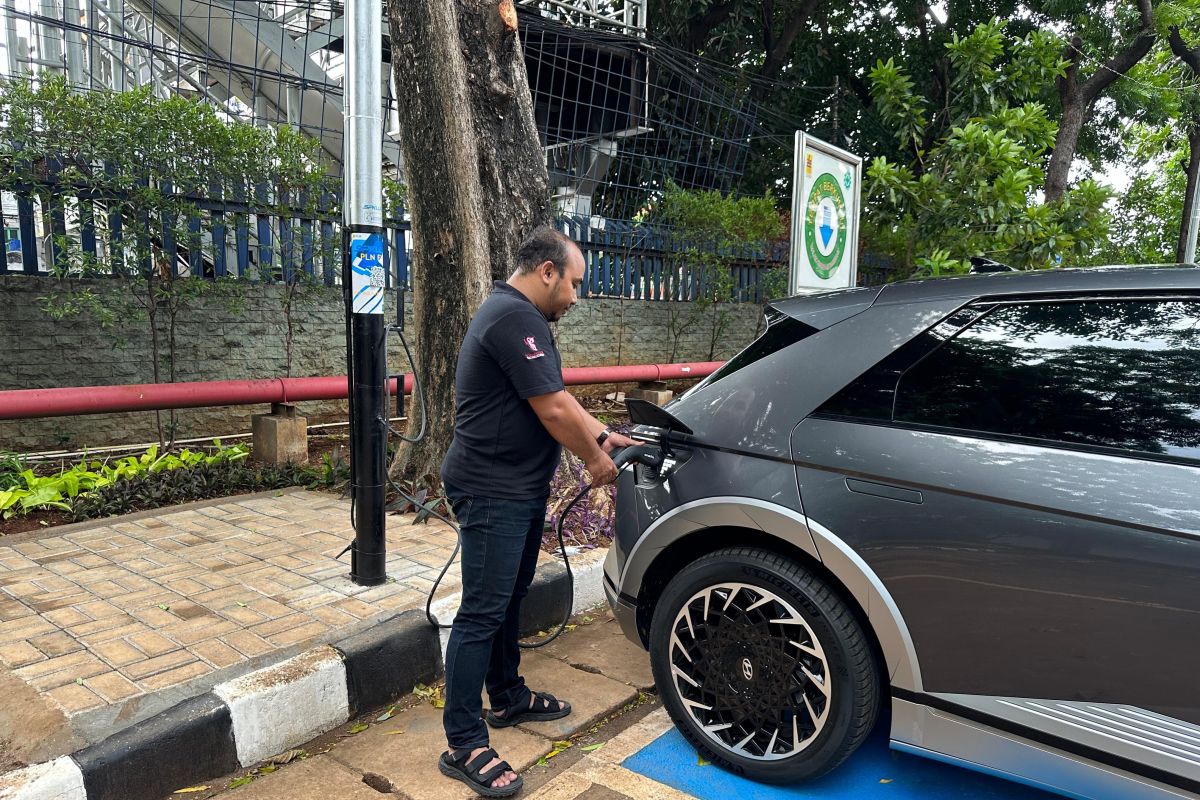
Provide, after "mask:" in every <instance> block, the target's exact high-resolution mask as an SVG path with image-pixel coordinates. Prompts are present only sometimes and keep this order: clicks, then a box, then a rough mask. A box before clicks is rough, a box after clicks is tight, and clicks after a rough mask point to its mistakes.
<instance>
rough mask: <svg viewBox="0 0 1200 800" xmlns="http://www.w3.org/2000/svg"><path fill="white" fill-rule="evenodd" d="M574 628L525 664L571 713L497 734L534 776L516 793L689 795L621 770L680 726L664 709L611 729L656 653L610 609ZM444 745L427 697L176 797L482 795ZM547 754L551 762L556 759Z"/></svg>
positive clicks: (599, 797)
mask: <svg viewBox="0 0 1200 800" xmlns="http://www.w3.org/2000/svg"><path fill="white" fill-rule="evenodd" d="M576 621H577V622H579V623H580V624H579V625H578V627H576V628H575V629H573V630H571V631H569V632H567V633H566V634H564V635H563V636H562V637H561V638H560V639H558V640H556V641H555V642H553V643H551V644H550V645H549V646H548V647H546V648H545V649H542V650H537V651H535V652H532V653H529V652H527V653H526V654H525V656H524V658H523V659H522V673H523V674H524V675H525V677H526V679H527V680H528V681H529V683H530V685H531V686H535V687H536V688H538V689H539V690H543V691H550V692H552V693H554V694H556V695H557V696H559V697H563V698H567V699H569V700H570V701H571V703H572V706H573V708H574V711H573V713H572V714H571V715H570V716H569V717H567V718H565V719H561V720H554V721H552V722H543V723H528V724H522V725H518V726H516V727H515V728H506V729H503V730H498V731H492V734H491V739H492V745H493V746H494V747H495V748H496V749H497V751H498V752H499V753H500V754H501V755H502V756H503V757H504V758H505V759H506V760H507V761H508V762H509V763H511V764H512V765H513V766H514V767H516V768H517V769H518V770H521V771H522V772H523V773H524V774H525V776H526V782H527V785H528V787H529V788H527V789H525V790H524V791H523V792H522V793H521V794H520V795H519V796H518V797H521V798H543V799H544V800H575V799H576V798H578V799H579V800H654V799H655V798H663V800H682V799H683V798H686V797H687V795H685V794H683V793H681V792H678V791H676V790H673V789H670V788H668V787H666V786H664V785H663V784H660V783H657V782H655V781H653V780H650V779H649V778H645V777H643V776H641V775H638V774H636V773H634V772H631V771H629V770H626V769H623V768H622V767H621V766H620V763H621V761H622V760H623V759H624V758H626V757H628V756H630V755H632V754H633V753H635V752H637V751H638V750H640V749H641V748H642V747H644V746H645V745H647V744H649V743H650V742H652V741H653V740H654V739H656V738H658V737H659V736H660V735H661V734H662V733H664V732H665V731H667V730H668V729H669V728H670V727H671V723H670V721H669V720H668V719H667V717H666V715H665V713H661V712H656V713H654V714H652V715H651V716H650V717H648V718H647V720H646V721H644V722H640V723H638V724H637V725H635V726H633V727H632V728H630V729H629V730H627V731H625V732H623V733H621V734H620V735H617V736H615V737H613V738H612V739H611V740H609V739H608V738H607V737H608V734H607V733H606V732H605V731H606V726H605V724H604V723H605V721H606V720H608V719H609V718H611V717H613V716H614V715H619V714H620V713H621V712H622V711H623V710H624V709H626V708H628V707H630V706H631V705H635V704H636V703H637V702H639V698H644V695H643V694H642V693H643V691H644V690H647V689H649V688H650V687H651V686H652V685H653V678H652V676H651V674H650V663H649V656H648V655H647V654H646V653H645V652H644V651H642V650H641V649H639V648H637V647H636V646H634V645H633V644H631V643H630V642H629V640H627V639H626V638H625V637H624V636H623V635H622V634H621V632H620V630H619V628H618V627H617V624H616V623H615V622H614V621H613V620H612V617H611V615H610V614H609V613H608V612H607V611H600V612H599V613H597V614H595V615H594V616H584V617H583V618H582V619H579V618H577V619H576ZM633 713H638V712H636V711H635V712H633ZM381 717H386V718H383V719H381ZM618 719H619V718H618ZM618 724H619V722H618ZM614 727H615V726H614ZM597 745H599V746H597ZM444 747H445V734H444V732H443V730H442V712H441V710H440V709H437V708H435V707H434V706H433V705H430V704H429V703H427V702H420V703H418V704H417V705H415V706H412V707H410V708H406V709H405V710H402V711H398V712H397V713H395V714H394V715H388V714H383V715H381V714H380V713H379V712H378V711H374V712H372V713H371V714H368V715H366V716H364V717H363V718H362V719H361V720H353V721H351V722H350V723H347V724H346V725H345V726H343V727H342V728H341V729H340V730H336V731H332V732H331V733H329V734H327V735H326V736H323V737H321V738H320V739H318V740H316V741H314V742H312V743H311V744H310V745H307V746H305V748H304V749H303V750H302V751H293V753H292V754H291V755H295V756H298V758H297V759H296V760H294V761H291V762H290V763H287V764H286V765H284V766H281V767H280V768H279V769H278V770H277V771H272V770H273V768H271V769H269V770H268V771H264V770H262V769H261V768H260V769H258V770H254V771H252V772H248V771H244V770H243V771H242V772H239V773H237V774H236V775H231V776H227V777H226V778H223V779H221V780H214V781H208V782H207V783H206V784H205V785H202V786H194V787H180V788H186V789H192V790H193V791H191V792H189V793H188V794H187V795H173V796H172V800H173V798H175V797H180V796H189V797H194V798H196V800H207V798H210V797H212V798H216V800H329V798H331V797H332V798H338V800H372V799H373V798H374V799H377V798H379V797H380V792H381V791H382V792H390V793H393V794H394V795H395V796H397V797H400V798H404V799H405V800H467V799H468V798H472V797H475V794H474V792H472V791H471V790H470V789H468V788H467V787H466V786H465V785H463V784H462V783H459V782H457V781H452V780H450V779H449V778H446V777H445V776H443V775H441V774H440V773H439V772H438V769H437V758H438V755H439V754H440V752H441V750H442V749H443V748H444ZM301 754H302V755H301ZM549 754H553V755H550V757H549V758H547V756H548V755H549ZM268 772H269V774H268ZM556 773H557V774H556ZM229 787H233V788H229Z"/></svg>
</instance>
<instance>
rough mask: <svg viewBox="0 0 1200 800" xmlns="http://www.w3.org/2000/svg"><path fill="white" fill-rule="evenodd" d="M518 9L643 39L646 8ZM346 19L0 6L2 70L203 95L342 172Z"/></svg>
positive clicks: (258, 11)
mask: <svg viewBox="0 0 1200 800" xmlns="http://www.w3.org/2000/svg"><path fill="white" fill-rule="evenodd" d="M520 5H521V6H522V10H523V11H525V12H526V13H532V14H535V15H537V16H540V17H542V18H543V19H547V20H554V21H557V22H558V23H560V24H567V25H578V26H580V27H587V28H594V29H604V30H610V31H619V32H622V33H624V34H627V35H632V36H641V35H644V33H645V15H646V0H571V2H566V1H565V0H522V2H521V3H520ZM344 10H345V8H344V3H343V2H342V1H341V0H0V49H2V50H3V58H2V59H0V69H3V70H4V72H5V74H6V75H8V76H16V75H20V74H23V73H33V74H35V75H36V74H37V73H39V72H43V71H47V70H49V71H54V72H59V73H62V74H65V75H66V76H67V78H68V80H69V82H70V83H71V84H72V85H73V86H75V87H77V88H79V89H83V90H92V89H109V90H113V91H124V90H126V89H129V88H133V87H136V86H146V85H151V86H153V87H154V91H155V93H156V94H158V95H159V96H169V95H173V94H178V95H185V96H189V97H194V98H201V99H204V100H205V101H207V102H209V103H211V104H213V105H214V106H216V107H218V108H220V109H222V110H223V111H224V112H226V113H227V114H228V115H229V116H230V117H232V118H234V119H239V120H243V121H247V122H254V123H258V124H271V125H280V124H286V125H291V126H294V127H296V128H298V129H300V130H302V131H304V132H306V133H308V134H309V135H311V136H313V137H314V138H315V139H317V140H318V141H320V142H321V145H322V148H323V149H324V151H325V152H326V153H327V154H328V156H329V157H330V159H331V161H332V162H333V163H334V164H340V162H341V159H342V78H343V73H344V70H345V55H344V53H343V35H344V30H345V20H344V18H343V14H344ZM384 29H385V30H386V25H385V26H384ZM386 57H387V53H386V52H385V58H386ZM385 74H386V72H385ZM384 83H385V84H387V85H386V86H385V87H384V92H383V95H384V102H385V104H386V106H387V116H386V117H385V119H386V120H387V121H388V125H387V126H386V127H387V131H388V133H387V135H386V136H385V142H384V158H385V159H386V160H387V161H388V162H390V163H391V164H393V165H396V166H399V165H400V154H399V148H398V146H397V145H396V131H397V125H398V121H397V114H396V97H395V93H394V90H393V87H392V86H391V81H390V80H387V79H385V80H384Z"/></svg>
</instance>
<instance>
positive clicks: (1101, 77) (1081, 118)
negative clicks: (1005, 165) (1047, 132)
mask: <svg viewBox="0 0 1200 800" xmlns="http://www.w3.org/2000/svg"><path fill="white" fill-rule="evenodd" d="M1137 5H1138V12H1139V13H1140V14H1141V18H1142V27H1141V29H1140V31H1139V32H1138V35H1137V36H1136V37H1134V39H1133V41H1132V42H1130V43H1129V44H1128V45H1126V46H1125V47H1124V48H1123V49H1122V50H1121V51H1120V52H1119V53H1117V54H1116V55H1115V56H1113V57H1112V58H1110V59H1109V60H1108V61H1106V62H1105V63H1104V64H1103V65H1102V66H1100V68H1099V69H1097V70H1096V71H1095V72H1094V73H1093V74H1092V75H1091V77H1089V78H1088V79H1087V80H1085V81H1083V82H1082V83H1081V82H1080V79H1079V59H1080V58H1081V57H1082V56H1083V41H1082V40H1081V39H1080V38H1079V36H1078V35H1076V36H1074V37H1072V38H1071V42H1070V44H1068V45H1067V50H1066V54H1065V57H1066V59H1067V60H1068V61H1069V62H1070V65H1069V66H1068V67H1067V71H1066V75H1065V76H1063V77H1061V78H1059V79H1058V98H1059V101H1060V102H1061V104H1062V112H1063V116H1062V122H1060V123H1059V126H1058V136H1057V137H1056V138H1055V140H1054V150H1053V152H1052V153H1051V154H1050V164H1049V166H1047V167H1046V186H1045V195H1046V202H1047V203H1052V202H1056V201H1058V200H1061V199H1062V197H1063V195H1064V194H1065V193H1066V191H1067V180H1068V178H1069V177H1070V174H1071V162H1072V161H1074V160H1075V150H1076V148H1077V147H1078V145H1079V133H1080V132H1081V131H1082V130H1083V126H1084V124H1085V123H1086V122H1087V120H1088V118H1089V117H1090V116H1091V113H1092V109H1093V108H1094V107H1095V105H1096V101H1097V100H1098V99H1099V98H1100V96H1101V95H1102V94H1103V93H1104V92H1105V90H1106V89H1108V87H1109V86H1111V85H1112V83H1113V82H1114V81H1115V80H1116V79H1117V78H1119V77H1122V76H1123V75H1126V74H1127V73H1128V72H1129V70H1131V69H1133V68H1134V66H1135V65H1136V64H1137V63H1138V62H1139V61H1141V60H1142V59H1143V58H1145V56H1146V54H1147V53H1149V52H1150V48H1151V47H1153V46H1154V42H1155V41H1156V39H1157V38H1158V34H1157V33H1155V30H1154V15H1153V9H1152V8H1151V0H1137Z"/></svg>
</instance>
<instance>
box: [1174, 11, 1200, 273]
mask: <svg viewBox="0 0 1200 800" xmlns="http://www.w3.org/2000/svg"><path fill="white" fill-rule="evenodd" d="M1167 40H1168V41H1169V42H1170V44H1171V52H1173V53H1174V54H1175V55H1176V56H1178V57H1179V60H1180V61H1182V62H1183V63H1184V64H1187V66H1188V67H1189V68H1190V69H1191V71H1192V75H1191V77H1192V78H1200V47H1189V46H1188V42H1186V41H1184V38H1183V35H1182V34H1181V33H1180V31H1179V28H1178V27H1175V26H1172V27H1171V30H1170V34H1169V36H1168V37H1167ZM1197 181H1200V113H1196V114H1193V115H1192V124H1191V129H1190V130H1189V131H1188V165H1187V189H1186V190H1185V191H1184V196H1183V218H1182V219H1181V220H1180V224H1179V245H1178V247H1177V248H1176V250H1175V261H1176V262H1178V263H1180V264H1182V263H1183V258H1184V254H1185V253H1186V251H1187V246H1188V244H1189V242H1188V235H1189V234H1190V233H1191V221H1192V215H1193V214H1195V213H1196V209H1195V205H1194V204H1195V203H1196V201H1197V197H1196V183H1197Z"/></svg>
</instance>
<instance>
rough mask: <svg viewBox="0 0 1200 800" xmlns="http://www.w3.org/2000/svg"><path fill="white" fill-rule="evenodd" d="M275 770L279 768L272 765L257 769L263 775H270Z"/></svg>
mask: <svg viewBox="0 0 1200 800" xmlns="http://www.w3.org/2000/svg"><path fill="white" fill-rule="evenodd" d="M277 769H279V767H277V766H275V765H274V764H267V765H266V766H264V767H259V768H258V771H259V772H261V773H262V774H263V775H270V774H271V773H272V772H274V771H276V770H277Z"/></svg>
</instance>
